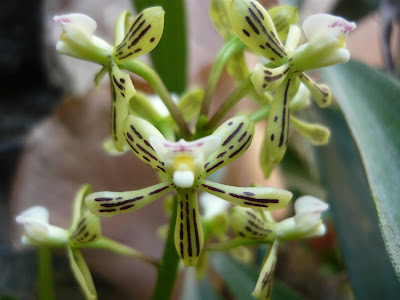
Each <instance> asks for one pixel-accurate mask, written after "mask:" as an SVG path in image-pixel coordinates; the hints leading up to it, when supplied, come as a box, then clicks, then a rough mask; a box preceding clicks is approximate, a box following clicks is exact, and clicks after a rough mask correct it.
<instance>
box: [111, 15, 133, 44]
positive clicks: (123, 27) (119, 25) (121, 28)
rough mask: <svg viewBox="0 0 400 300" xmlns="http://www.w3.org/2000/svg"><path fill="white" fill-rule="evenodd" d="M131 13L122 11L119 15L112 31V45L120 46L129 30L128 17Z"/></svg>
mask: <svg viewBox="0 0 400 300" xmlns="http://www.w3.org/2000/svg"><path fill="white" fill-rule="evenodd" d="M130 16H131V13H130V12H129V11H127V10H126V11H123V12H122V13H120V14H119V16H118V18H117V21H116V22H115V29H114V45H115V46H117V45H119V44H121V42H122V41H123V39H124V37H125V35H126V33H127V32H128V30H129V25H130V21H129V17H130Z"/></svg>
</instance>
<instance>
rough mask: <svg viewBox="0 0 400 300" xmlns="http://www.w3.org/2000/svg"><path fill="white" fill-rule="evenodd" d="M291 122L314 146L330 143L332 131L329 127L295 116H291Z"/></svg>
mask: <svg viewBox="0 0 400 300" xmlns="http://www.w3.org/2000/svg"><path fill="white" fill-rule="evenodd" d="M290 122H291V124H292V125H293V126H294V128H296V130H297V131H298V132H299V133H301V135H303V136H304V137H305V138H306V139H308V140H309V141H310V143H311V144H313V145H314V146H323V145H326V144H328V142H329V137H330V135H331V132H330V130H329V129H328V128H326V127H324V126H322V125H319V124H313V123H307V122H304V121H302V120H300V119H297V118H295V117H293V116H290Z"/></svg>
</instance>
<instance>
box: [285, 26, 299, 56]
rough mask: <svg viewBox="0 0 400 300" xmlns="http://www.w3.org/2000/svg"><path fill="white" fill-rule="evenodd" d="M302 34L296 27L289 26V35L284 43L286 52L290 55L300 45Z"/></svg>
mask: <svg viewBox="0 0 400 300" xmlns="http://www.w3.org/2000/svg"><path fill="white" fill-rule="evenodd" d="M301 37H302V33H301V30H300V28H299V27H298V26H297V25H290V28H289V34H288V37H287V40H286V43H285V48H286V50H287V51H288V52H289V53H291V52H293V51H294V50H296V49H297V48H298V47H299V46H300V44H301Z"/></svg>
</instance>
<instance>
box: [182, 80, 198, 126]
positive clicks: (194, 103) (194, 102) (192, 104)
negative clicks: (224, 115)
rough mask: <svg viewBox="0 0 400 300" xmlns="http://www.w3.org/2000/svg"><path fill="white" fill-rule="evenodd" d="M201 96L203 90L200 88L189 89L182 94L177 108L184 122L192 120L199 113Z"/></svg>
mask: <svg viewBox="0 0 400 300" xmlns="http://www.w3.org/2000/svg"><path fill="white" fill-rule="evenodd" d="M203 97H204V90H203V89H201V88H198V89H192V90H189V91H187V92H185V93H184V94H183V95H182V97H181V99H180V100H179V102H178V108H179V110H180V111H181V113H182V115H183V119H184V120H185V121H186V122H190V121H192V120H193V119H194V118H195V117H196V116H198V115H199V112H200V108H201V103H202V101H203Z"/></svg>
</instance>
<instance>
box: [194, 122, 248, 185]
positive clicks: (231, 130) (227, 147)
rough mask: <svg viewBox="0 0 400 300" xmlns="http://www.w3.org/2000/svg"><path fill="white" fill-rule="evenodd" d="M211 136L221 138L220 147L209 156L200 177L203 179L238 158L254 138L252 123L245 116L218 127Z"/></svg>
mask: <svg viewBox="0 0 400 300" xmlns="http://www.w3.org/2000/svg"><path fill="white" fill-rule="evenodd" d="M212 135H218V136H220V137H221V141H222V143H221V146H219V147H218V148H217V150H215V152H214V153H213V154H211V155H210V156H209V157H208V159H207V161H206V163H205V165H204V171H203V174H202V175H201V176H202V177H203V178H205V177H207V176H209V175H211V174H212V173H214V172H215V171H217V170H218V169H220V168H222V167H223V166H226V165H227V164H229V163H231V162H232V161H234V160H235V159H237V158H238V157H240V156H241V155H242V154H243V153H244V152H245V151H246V150H247V148H248V147H249V146H250V144H251V141H252V139H253V136H254V122H253V121H252V120H250V118H249V117H247V116H237V117H234V118H231V119H229V120H227V121H226V122H225V123H223V124H222V125H221V126H219V127H218V128H217V129H216V130H215V131H214V132H213V133H212Z"/></svg>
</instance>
